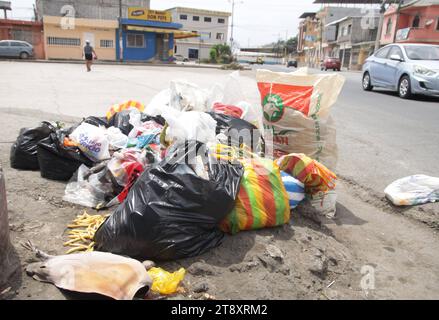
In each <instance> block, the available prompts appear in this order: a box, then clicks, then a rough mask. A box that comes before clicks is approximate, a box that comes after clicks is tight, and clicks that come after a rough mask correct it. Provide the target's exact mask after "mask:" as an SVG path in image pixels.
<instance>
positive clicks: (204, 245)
mask: <svg viewBox="0 0 439 320" xmlns="http://www.w3.org/2000/svg"><path fill="white" fill-rule="evenodd" d="M197 151H198V154H199V155H202V158H203V163H204V166H203V165H202V166H201V167H202V168H204V169H203V172H204V174H200V173H199V174H200V175H198V174H196V173H195V171H194V170H196V169H194V168H195V167H194V165H192V164H191V162H190V161H188V159H189V160H190V159H193V157H191V156H190V155H194V154H195V153H196V152H197ZM207 153H208V152H207V149H206V146H205V145H204V144H202V143H200V142H196V141H188V142H186V143H185V144H180V145H178V146H175V147H171V149H170V150H169V153H168V155H167V156H166V157H165V159H164V160H163V161H162V162H160V163H159V164H158V165H157V166H155V167H153V168H150V169H149V170H146V171H144V172H143V174H142V175H141V176H140V177H139V178H138V179H137V181H136V183H135V184H134V185H133V187H132V188H131V190H130V192H129V193H128V196H127V198H126V199H125V201H124V202H123V203H122V204H120V205H119V207H118V208H117V209H116V211H114V212H113V214H112V215H111V216H110V217H108V218H107V220H106V221H105V222H104V223H103V224H102V225H101V227H100V228H99V229H98V230H97V232H96V234H95V237H94V241H95V242H96V247H95V248H96V249H97V250H100V251H108V252H112V253H115V254H121V255H127V256H130V257H135V258H139V259H153V260H173V259H179V258H185V257H191V256H196V255H199V254H202V253H204V252H206V251H207V250H209V249H211V248H214V247H216V246H218V245H219V244H220V243H221V241H222V239H223V236H224V234H223V233H222V232H221V231H220V230H219V229H218V224H219V222H220V221H221V220H222V219H223V218H224V217H225V216H226V215H227V214H228V213H229V212H230V211H231V210H232V208H233V206H234V203H235V199H236V196H237V193H238V189H239V183H240V180H241V177H242V174H243V168H242V166H241V165H240V164H233V165H232V164H228V163H215V161H213V160H212V158H209V157H207V156H206V155H207ZM197 158H199V157H197ZM200 161H201V160H200ZM197 172H199V170H198V171H197Z"/></svg>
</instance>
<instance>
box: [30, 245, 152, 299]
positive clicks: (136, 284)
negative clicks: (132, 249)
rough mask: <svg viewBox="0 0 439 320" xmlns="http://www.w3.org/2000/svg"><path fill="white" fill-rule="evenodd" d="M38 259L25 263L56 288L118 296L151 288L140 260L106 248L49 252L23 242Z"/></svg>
mask: <svg viewBox="0 0 439 320" xmlns="http://www.w3.org/2000/svg"><path fill="white" fill-rule="evenodd" d="M24 247H25V248H27V249H29V250H32V251H33V252H34V253H35V254H36V256H37V257H38V258H39V259H40V260H41V262H36V263H31V264H29V265H27V266H26V273H27V274H28V275H29V276H31V277H33V278H34V279H35V280H38V281H42V282H49V283H52V284H54V285H55V286H57V287H58V288H62V289H66V290H70V291H75V292H82V293H98V294H101V295H104V296H108V297H111V298H113V299H117V300H132V299H133V298H134V296H135V295H136V293H137V292H139V290H140V289H142V288H150V287H151V285H152V279H151V277H150V276H149V274H148V272H147V271H146V269H145V267H144V266H143V265H142V263H141V262H139V261H137V260H134V259H131V258H127V257H122V256H118V255H114V254H111V253H107V252H85V253H80V254H69V255H61V256H50V255H48V254H45V253H44V252H42V251H40V250H38V249H36V248H35V247H34V246H33V245H32V243H27V244H24Z"/></svg>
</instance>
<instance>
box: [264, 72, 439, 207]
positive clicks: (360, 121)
mask: <svg viewBox="0 0 439 320" xmlns="http://www.w3.org/2000/svg"><path fill="white" fill-rule="evenodd" d="M255 68H260V67H259V66H258V67H255ZM263 68H268V69H271V70H273V71H281V72H291V71H294V68H285V67H283V66H263ZM312 72H318V71H316V70H312ZM341 74H342V75H343V76H345V77H346V82H345V85H344V88H343V90H342V92H341V94H340V97H339V99H338V101H337V103H336V105H335V107H334V109H333V112H334V117H335V120H336V122H337V141H338V145H339V164H338V170H339V172H340V173H341V174H342V175H344V176H346V177H350V178H353V180H355V181H356V182H358V183H359V184H361V185H363V186H366V187H369V188H372V189H373V190H376V191H378V192H381V191H382V190H384V188H385V187H386V186H387V185H388V184H389V183H390V182H392V181H393V180H395V179H398V178H401V177H404V176H408V175H412V174H418V173H423V174H428V175H433V176H439V99H437V98H426V97H418V98H416V99H414V100H402V99H400V98H399V97H398V96H397V94H396V93H393V92H389V91H386V90H374V91H373V92H364V91H363V90H362V88H361V73H360V72H341ZM438 212H439V209H438Z"/></svg>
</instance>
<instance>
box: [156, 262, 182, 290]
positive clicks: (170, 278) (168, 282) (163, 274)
mask: <svg viewBox="0 0 439 320" xmlns="http://www.w3.org/2000/svg"><path fill="white" fill-rule="evenodd" d="M148 274H149V276H150V277H151V279H152V287H151V291H153V292H156V293H159V294H165V295H169V294H173V293H176V292H177V289H178V285H179V284H180V282H181V281H183V279H184V276H185V274H186V270H185V269H184V268H180V269H179V270H177V271H175V272H173V273H170V272H168V271H166V270H163V269H162V268H155V267H153V268H151V269H149V270H148Z"/></svg>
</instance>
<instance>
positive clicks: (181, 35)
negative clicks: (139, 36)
mask: <svg viewBox="0 0 439 320" xmlns="http://www.w3.org/2000/svg"><path fill="white" fill-rule="evenodd" d="M127 30H130V31H142V32H155V33H168V34H174V38H175V39H185V38H194V37H199V36H200V35H199V34H198V33H196V32H191V31H184V30H176V29H165V28H151V27H139V26H127Z"/></svg>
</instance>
